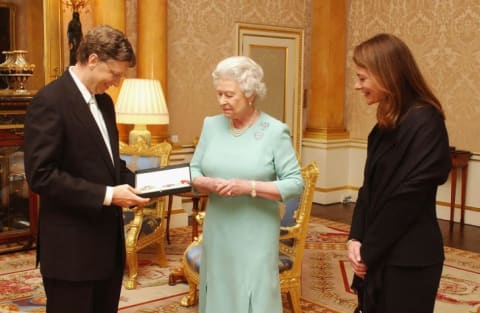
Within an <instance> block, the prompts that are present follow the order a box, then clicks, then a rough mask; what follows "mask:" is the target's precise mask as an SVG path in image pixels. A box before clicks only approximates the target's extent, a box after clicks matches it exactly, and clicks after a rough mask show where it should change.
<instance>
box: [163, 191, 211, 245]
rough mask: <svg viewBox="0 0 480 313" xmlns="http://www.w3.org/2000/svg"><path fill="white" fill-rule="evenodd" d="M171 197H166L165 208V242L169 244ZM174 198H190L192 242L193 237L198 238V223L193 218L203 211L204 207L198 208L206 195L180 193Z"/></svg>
mask: <svg viewBox="0 0 480 313" xmlns="http://www.w3.org/2000/svg"><path fill="white" fill-rule="evenodd" d="M173 196H174V195H169V196H168V208H167V229H166V231H167V242H168V244H170V219H171V216H172V202H173ZM175 196H178V197H182V198H191V199H192V202H193V205H192V216H193V218H192V241H193V240H194V239H195V237H198V222H197V219H196V218H195V217H196V216H197V214H198V212H200V211H204V210H205V205H203V204H202V205H201V206H200V202H201V201H205V200H206V199H207V198H208V194H204V193H196V192H191V191H189V192H182V193H178V194H175Z"/></svg>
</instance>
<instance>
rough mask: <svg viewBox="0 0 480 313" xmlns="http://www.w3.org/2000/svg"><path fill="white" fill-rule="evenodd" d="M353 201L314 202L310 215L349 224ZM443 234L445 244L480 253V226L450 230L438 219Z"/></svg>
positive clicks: (454, 226) (458, 227) (455, 224)
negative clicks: (343, 202)
mask: <svg viewBox="0 0 480 313" xmlns="http://www.w3.org/2000/svg"><path fill="white" fill-rule="evenodd" d="M354 205H355V204H354V203H349V204H345V205H344V204H341V203H339V204H331V205H320V204H314V205H313V207H312V216H316V217H321V218H325V219H329V220H333V221H337V222H342V223H346V224H350V223H351V221H352V213H353V207H354ZM438 223H439V225H440V229H441V230H442V234H443V241H444V244H445V245H446V246H449V247H453V248H457V249H462V250H467V251H472V252H477V253H480V227H477V226H470V225H465V226H464V227H463V229H462V228H461V227H460V224H458V223H454V225H453V228H452V229H451V230H450V226H449V222H448V221H445V220H439V221H438Z"/></svg>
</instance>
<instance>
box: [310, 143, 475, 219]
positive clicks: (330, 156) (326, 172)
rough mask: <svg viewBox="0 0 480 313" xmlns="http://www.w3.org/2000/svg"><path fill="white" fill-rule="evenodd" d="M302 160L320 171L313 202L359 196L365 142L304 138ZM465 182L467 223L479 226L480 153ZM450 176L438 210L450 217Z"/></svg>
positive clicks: (441, 215)
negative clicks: (311, 163) (479, 186)
mask: <svg viewBox="0 0 480 313" xmlns="http://www.w3.org/2000/svg"><path fill="white" fill-rule="evenodd" d="M302 147H303V150H302V153H303V159H302V163H303V164H307V163H309V162H310V161H315V162H317V165H318V167H319V169H320V175H319V178H318V180H317V185H316V191H315V195H314V202H315V203H320V204H331V203H338V202H340V201H341V200H342V199H344V198H345V197H346V196H350V197H351V201H356V200H357V194H358V189H359V188H360V187H361V186H362V184H363V169H364V166H365V160H366V154H367V150H366V142H362V141H357V140H337V141H333V142H332V140H329V141H327V140H318V139H304V140H303V145H302ZM467 177H468V180H467V186H466V188H467V189H466V192H467V196H466V201H465V205H466V208H467V209H466V211H465V223H466V224H470V225H476V226H480V193H479V192H478V182H479V181H480V156H478V155H474V156H473V157H472V160H471V161H470V162H469V165H468V173H467ZM460 179H461V174H460V172H459V173H458V174H457V190H456V198H455V203H456V208H455V221H457V222H458V221H459V220H460V208H459V206H460V199H461V197H460V192H461V181H460ZM450 188H451V181H450V177H449V178H448V180H447V182H446V183H445V184H443V185H441V186H439V188H438V193H437V214H438V217H439V218H441V219H445V220H449V219H450Z"/></svg>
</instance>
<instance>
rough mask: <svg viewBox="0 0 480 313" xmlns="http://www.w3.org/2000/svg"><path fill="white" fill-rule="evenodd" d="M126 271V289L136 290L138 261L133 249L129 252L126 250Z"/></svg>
mask: <svg viewBox="0 0 480 313" xmlns="http://www.w3.org/2000/svg"><path fill="white" fill-rule="evenodd" d="M127 270H128V277H127V280H126V281H125V288H126V289H135V288H137V276H138V260H137V252H136V251H135V249H133V251H132V250H130V249H128V248H127Z"/></svg>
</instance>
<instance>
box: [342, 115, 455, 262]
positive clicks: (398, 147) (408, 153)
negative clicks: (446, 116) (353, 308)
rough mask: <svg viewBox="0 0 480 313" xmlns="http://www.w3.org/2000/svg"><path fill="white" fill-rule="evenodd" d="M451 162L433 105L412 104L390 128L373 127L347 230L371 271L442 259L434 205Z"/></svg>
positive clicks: (445, 135)
mask: <svg viewBox="0 0 480 313" xmlns="http://www.w3.org/2000/svg"><path fill="white" fill-rule="evenodd" d="M450 167H451V160H450V153H449V143H448V135H447V131H446V128H445V124H444V120H443V118H442V117H441V115H440V114H439V113H438V112H437V111H436V110H435V109H434V108H433V107H431V106H415V107H412V108H411V109H410V110H409V112H407V114H406V115H405V116H404V118H403V120H402V121H401V123H400V124H399V125H398V127H396V128H395V129H394V130H391V131H383V130H381V129H379V128H378V126H375V127H374V128H373V130H372V132H371V133H370V135H369V138H368V152H367V161H366V166H365V172H364V182H363V186H362V188H361V189H360V190H359V194H358V200H357V203H356V206H355V209H354V214H353V219H352V227H351V230H350V238H355V239H358V240H360V241H361V242H362V247H361V255H362V258H363V261H364V263H365V264H366V265H367V266H368V268H369V272H370V271H374V270H375V269H376V268H378V267H379V266H382V265H386V264H391V265H401V266H424V265H432V264H438V263H440V262H442V261H443V259H444V253H443V242H442V236H441V232H440V229H439V227H438V223H437V216H436V210H435V206H436V194H437V187H438V185H441V184H443V183H444V182H445V181H446V180H447V178H448V174H449V172H450Z"/></svg>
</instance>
